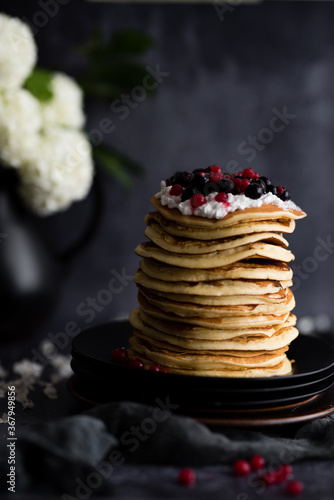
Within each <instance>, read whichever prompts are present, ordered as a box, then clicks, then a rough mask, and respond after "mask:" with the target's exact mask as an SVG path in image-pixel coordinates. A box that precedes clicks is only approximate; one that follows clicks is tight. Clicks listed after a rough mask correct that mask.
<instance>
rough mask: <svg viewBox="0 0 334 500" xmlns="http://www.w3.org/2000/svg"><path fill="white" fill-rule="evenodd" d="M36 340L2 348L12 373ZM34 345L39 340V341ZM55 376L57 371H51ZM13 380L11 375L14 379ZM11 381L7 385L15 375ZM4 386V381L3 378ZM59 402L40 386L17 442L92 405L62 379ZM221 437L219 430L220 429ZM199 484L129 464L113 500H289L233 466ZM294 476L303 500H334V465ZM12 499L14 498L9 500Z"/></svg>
mask: <svg viewBox="0 0 334 500" xmlns="http://www.w3.org/2000/svg"><path fill="white" fill-rule="evenodd" d="M32 345H33V343H32V341H29V339H28V340H26V341H18V342H15V343H12V344H7V345H3V346H2V347H1V361H2V366H3V367H4V368H5V369H6V370H8V371H10V370H11V368H12V366H13V363H14V362H16V361H18V360H21V359H22V358H24V357H27V353H29V352H30V351H31V346H32ZM34 345H36V344H35V341H34ZM50 370H51V369H50V367H46V368H45V369H44V371H43V373H42V377H41V380H49V378H50ZM51 372H52V370H51ZM9 375H10V374H9ZM9 375H8V376H7V379H6V380H9V379H13V378H15V376H13V377H10V376H9ZM0 381H1V379H0ZM56 389H57V394H58V397H57V398H56V399H49V398H48V397H47V396H46V395H45V394H44V393H43V387H42V386H40V385H39V384H36V385H35V387H34V390H33V391H31V393H30V395H29V397H30V398H31V399H32V400H33V402H34V407H33V408H30V409H23V408H22V406H21V405H20V404H17V405H16V416H15V417H16V435H17V439H18V440H20V437H22V435H23V434H24V433H26V432H27V431H28V430H29V429H31V428H36V427H37V428H38V425H40V424H41V423H43V422H46V421H51V420H55V419H60V418H62V417H65V416H68V415H75V414H78V413H80V412H82V411H84V410H85V409H87V408H88V406H87V405H86V404H85V403H83V402H81V401H79V400H75V399H74V398H73V397H72V396H71V394H70V393H69V391H68V389H67V379H66V378H63V379H62V380H61V381H60V382H58V383H57V384H56ZM6 406H7V399H6V398H0V418H1V416H2V413H4V412H6ZM297 427H298V426H297V424H295V425H292V426H291V425H290V426H278V427H270V429H269V430H264V432H269V433H270V434H272V435H278V436H286V437H291V436H292V435H293V434H294V433H295V431H296V428H297ZM216 431H217V432H219V429H216ZM6 439H7V424H6V423H1V424H0V446H1V448H2V447H3V446H5V445H6ZM194 469H195V471H196V472H197V478H198V481H197V483H196V485H194V486H192V487H184V486H181V485H179V484H178V483H177V479H176V478H177V475H178V472H179V470H180V467H176V466H155V465H142V464H138V465H133V464H126V463H124V464H123V465H121V466H119V467H114V470H113V473H112V481H113V483H114V485H115V489H114V493H113V495H112V498H122V499H123V498H205V497H207V496H210V498H224V499H233V500H253V499H257V498H262V499H268V498H270V499H271V500H279V499H283V498H288V495H287V494H286V493H285V490H284V486H283V485H275V486H270V487H267V488H265V490H264V491H263V488H259V486H258V484H256V482H254V481H252V479H251V477H245V478H238V477H236V476H234V475H233V472H232V467H231V465H216V466H205V467H195V468H194ZM293 469H294V476H295V478H296V479H298V480H301V481H303V482H304V484H305V490H304V492H303V493H302V495H301V496H300V498H302V499H304V500H309V499H314V498H319V499H321V500H333V495H334V462H333V461H328V460H308V461H304V462H297V463H295V464H293ZM9 498H11V497H10V496H9ZM15 498H16V499H18V498H27V499H29V500H32V499H33V498H36V496H35V495H28V496H27V495H26V496H20V495H19V494H15ZM47 498H50V499H52V500H53V499H55V498H59V495H50V497H46V496H45V495H43V499H45V500H47Z"/></svg>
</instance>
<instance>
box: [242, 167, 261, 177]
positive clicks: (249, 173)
mask: <svg viewBox="0 0 334 500" xmlns="http://www.w3.org/2000/svg"><path fill="white" fill-rule="evenodd" d="M241 175H242V177H246V178H247V177H248V178H249V179H258V178H259V177H260V176H259V174H258V173H257V172H254V170H253V169H252V168H245V170H243V171H242V172H241Z"/></svg>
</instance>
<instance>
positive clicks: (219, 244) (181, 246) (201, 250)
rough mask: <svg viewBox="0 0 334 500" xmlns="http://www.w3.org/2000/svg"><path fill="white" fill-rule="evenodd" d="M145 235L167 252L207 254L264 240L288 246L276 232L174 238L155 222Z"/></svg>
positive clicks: (148, 227)
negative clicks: (201, 237) (221, 237)
mask: <svg viewBox="0 0 334 500" xmlns="http://www.w3.org/2000/svg"><path fill="white" fill-rule="evenodd" d="M145 235H146V236H147V237H148V238H149V239H150V240H151V241H152V242H153V243H155V244H156V245H157V246H158V247H160V248H162V249H163V250H166V251H168V252H175V253H182V254H185V253H186V254H207V253H211V252H216V251H220V250H229V249H231V248H238V247H241V246H244V245H249V244H251V243H256V242H259V241H264V242H266V243H270V244H272V245H278V246H282V247H288V246H289V244H288V242H287V240H286V239H285V238H283V236H281V235H280V234H278V233H277V234H276V233H269V232H266V233H253V234H247V235H243V236H234V237H230V238H224V239H221V240H211V241H201V240H189V239H186V238H176V237H175V236H171V235H170V234H168V233H167V232H166V231H164V230H163V229H162V227H161V226H159V224H157V223H154V222H153V223H151V224H150V225H149V226H147V228H146V230H145Z"/></svg>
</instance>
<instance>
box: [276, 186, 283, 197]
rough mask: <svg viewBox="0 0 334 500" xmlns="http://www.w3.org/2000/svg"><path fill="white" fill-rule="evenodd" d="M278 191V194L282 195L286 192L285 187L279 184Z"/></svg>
mask: <svg viewBox="0 0 334 500" xmlns="http://www.w3.org/2000/svg"><path fill="white" fill-rule="evenodd" d="M277 193H278V196H281V194H283V193H284V188H283V187H282V186H277Z"/></svg>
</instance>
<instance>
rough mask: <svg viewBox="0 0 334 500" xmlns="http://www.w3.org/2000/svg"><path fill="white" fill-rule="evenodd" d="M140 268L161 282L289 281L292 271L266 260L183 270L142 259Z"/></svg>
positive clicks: (281, 264) (275, 262) (285, 265)
mask: <svg viewBox="0 0 334 500" xmlns="http://www.w3.org/2000/svg"><path fill="white" fill-rule="evenodd" d="M140 267H141V269H142V270H143V272H144V273H145V274H146V275H147V276H149V277H150V278H154V279H158V280H162V281H171V282H175V281H189V282H197V281H215V280H223V279H240V278H241V279H251V280H254V279H255V280H261V279H263V280H278V281H281V280H291V279H292V274H293V273H292V270H291V269H290V267H289V266H288V265H287V264H286V263H285V262H279V261H269V260H267V259H263V260H262V259H255V260H251V259H249V260H243V261H240V262H235V263H233V264H230V265H228V266H224V267H214V268H211V269H210V268H209V269H183V268H181V267H175V266H171V265H169V264H165V263H163V262H159V261H158V260H155V259H149V258H144V259H141V261H140Z"/></svg>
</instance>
